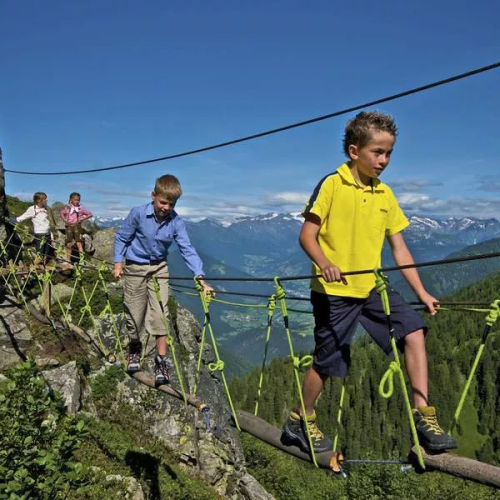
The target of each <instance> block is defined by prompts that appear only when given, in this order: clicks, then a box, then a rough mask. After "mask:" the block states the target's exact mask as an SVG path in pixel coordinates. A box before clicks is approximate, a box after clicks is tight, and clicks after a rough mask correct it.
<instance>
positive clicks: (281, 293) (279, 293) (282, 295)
mask: <svg viewBox="0 0 500 500" xmlns="http://www.w3.org/2000/svg"><path fill="white" fill-rule="evenodd" d="M274 285H275V288H276V291H275V295H276V300H279V301H280V306H281V315H282V316H283V323H284V324H285V331H286V337H287V340H288V346H289V348H290V358H291V359H292V362H293V373H294V376H295V383H296V384H297V392H298V393H299V397H300V408H301V411H302V415H303V417H304V419H303V420H304V424H305V427H306V434H307V440H308V442H309V450H310V452H311V459H312V461H313V463H314V465H315V466H316V467H318V462H317V460H316V453H315V452H314V447H313V443H312V436H311V431H310V429H309V422H308V421H307V418H306V416H307V412H306V405H305V403H304V396H303V395H302V386H301V383H300V375H299V367H301V366H304V367H305V366H306V365H307V363H308V362H309V360H308V359H306V358H308V356H304V358H302V359H301V358H299V357H298V356H295V353H294V350H293V344H292V335H291V333H290V326H289V321H288V311H287V307H286V292H285V289H284V288H283V286H282V285H281V282H280V279H279V276H276V277H275V278H274ZM309 357H311V356H309ZM302 360H304V361H302ZM311 363H312V358H311ZM309 366H310V365H309Z"/></svg>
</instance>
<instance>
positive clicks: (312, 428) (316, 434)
mask: <svg viewBox="0 0 500 500" xmlns="http://www.w3.org/2000/svg"><path fill="white" fill-rule="evenodd" d="M309 432H310V433H311V436H312V437H313V438H314V439H316V440H320V439H323V437H324V434H323V433H322V432H321V431H320V430H319V427H318V426H317V425H316V420H311V421H310V422H309Z"/></svg>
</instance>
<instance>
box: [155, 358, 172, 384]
mask: <svg viewBox="0 0 500 500" xmlns="http://www.w3.org/2000/svg"><path fill="white" fill-rule="evenodd" d="M169 382H170V373H169V370H168V364H167V358H166V357H164V356H160V355H159V354H157V355H156V357H155V385H156V387H158V386H159V385H163V384H168V383H169Z"/></svg>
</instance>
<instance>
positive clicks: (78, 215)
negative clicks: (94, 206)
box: [61, 193, 92, 268]
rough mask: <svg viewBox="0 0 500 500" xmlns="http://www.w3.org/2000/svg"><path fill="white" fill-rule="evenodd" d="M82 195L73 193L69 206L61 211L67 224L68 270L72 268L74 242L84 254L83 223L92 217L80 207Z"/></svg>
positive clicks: (70, 196)
mask: <svg viewBox="0 0 500 500" xmlns="http://www.w3.org/2000/svg"><path fill="white" fill-rule="evenodd" d="M80 199H81V197H80V193H71V194H70V195H69V202H68V204H67V205H66V206H65V207H64V208H63V209H62V210H61V218H62V220H63V221H64V222H65V223H66V259H67V261H68V262H67V264H66V268H71V267H72V266H71V253H72V249H73V241H74V242H75V243H76V247H77V248H78V251H79V252H80V254H83V243H82V236H83V228H82V222H83V221H84V220H87V219H90V218H91V217H92V212H90V211H89V210H87V209H85V208H83V207H82V206H80Z"/></svg>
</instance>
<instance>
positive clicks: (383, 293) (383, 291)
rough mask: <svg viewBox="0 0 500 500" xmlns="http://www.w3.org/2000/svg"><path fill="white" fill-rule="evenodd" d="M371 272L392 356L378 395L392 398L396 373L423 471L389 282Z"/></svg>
mask: <svg viewBox="0 0 500 500" xmlns="http://www.w3.org/2000/svg"><path fill="white" fill-rule="evenodd" d="M373 272H374V274H375V288H376V290H377V292H378V293H379V294H380V299H381V301H382V306H383V308H384V313H385V316H386V320H387V328H388V330H389V337H390V342H391V348H392V352H393V355H394V361H391V363H390V364H389V368H388V369H387V371H386V372H385V374H384V376H383V377H382V380H381V381H380V385H379V394H380V395H381V396H382V397H383V398H389V397H391V396H392V393H393V390H394V382H393V376H394V374H395V373H397V374H398V376H399V381H400V383H401V390H402V391H403V396H404V401H405V405H406V411H407V413H408V420H409V423H410V429H411V434H412V437H413V443H414V444H415V446H416V448H417V458H418V463H419V465H420V467H421V468H422V469H423V470H425V463H424V458H423V456H422V450H421V449H420V443H419V439H418V434H417V428H416V426H415V421H414V420H413V412H412V407H411V403H410V396H409V395H408V389H407V387H406V382H405V377H404V374H403V370H402V369H401V363H400V361H399V353H398V348H397V345H396V339H395V338H394V328H393V326H392V321H391V306H390V303H389V294H388V293H387V287H388V285H389V280H388V279H387V276H385V274H383V273H382V272H381V270H380V269H375V270H374V271H373ZM386 383H387V384H388V388H387V389H384V385H385V384H386Z"/></svg>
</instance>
